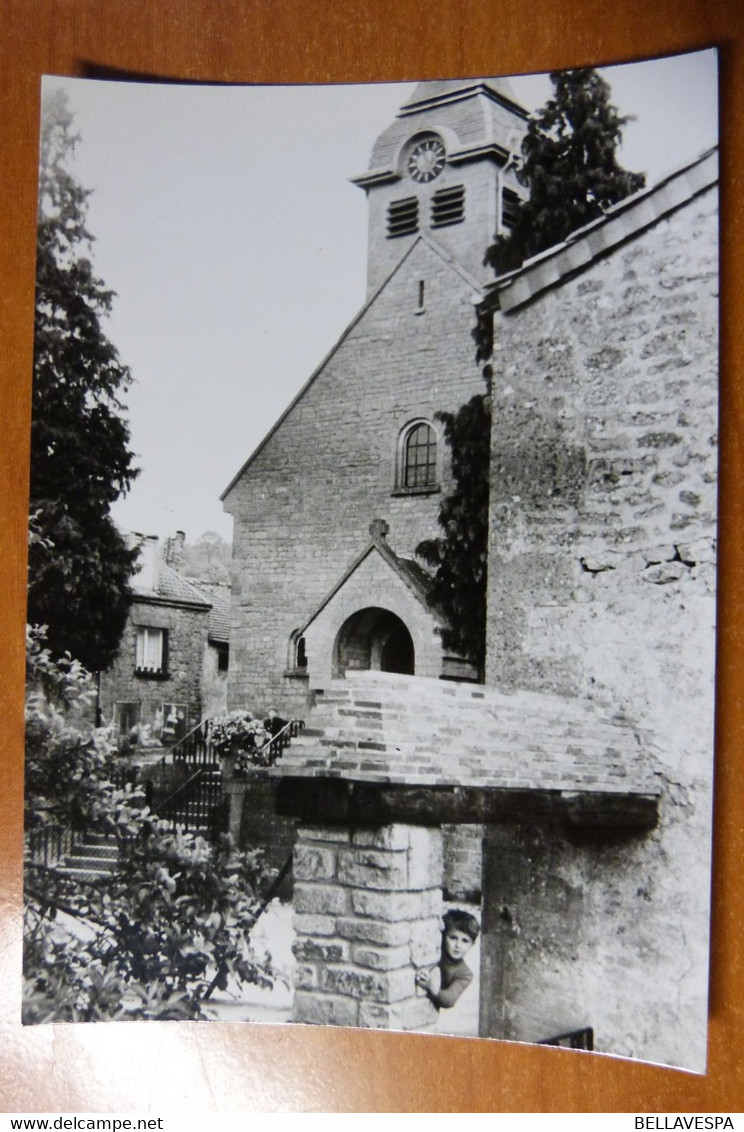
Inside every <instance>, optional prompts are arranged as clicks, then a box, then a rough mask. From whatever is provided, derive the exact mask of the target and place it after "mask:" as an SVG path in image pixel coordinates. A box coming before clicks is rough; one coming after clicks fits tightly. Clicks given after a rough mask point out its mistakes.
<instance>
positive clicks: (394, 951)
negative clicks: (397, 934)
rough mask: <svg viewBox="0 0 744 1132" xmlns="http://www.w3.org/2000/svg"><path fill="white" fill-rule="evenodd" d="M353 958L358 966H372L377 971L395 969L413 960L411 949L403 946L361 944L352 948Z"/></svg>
mask: <svg viewBox="0 0 744 1132" xmlns="http://www.w3.org/2000/svg"><path fill="white" fill-rule="evenodd" d="M351 958H352V961H353V962H354V963H356V965H357V966H358V967H371V968H373V969H374V970H375V971H394V970H396V968H398V967H406V966H408V964H409V963H410V962H411V949H410V947H408V945H407V944H406V945H403V946H402V947H370V946H369V945H368V944H360V945H358V946H357V947H353V948H352V950H351Z"/></svg>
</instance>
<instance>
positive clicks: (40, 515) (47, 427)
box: [29, 92, 136, 670]
mask: <svg viewBox="0 0 744 1132" xmlns="http://www.w3.org/2000/svg"><path fill="white" fill-rule="evenodd" d="M76 140H77V139H76V137H75V135H74V134H73V132H72V114H71V113H70V110H69V108H68V106H67V100H66V96H65V95H64V93H63V92H57V93H55V94H54V95H53V96H52V97H51V98H49V99H46V100H45V103H44V106H43V109H42V129H41V152H40V167H39V211H38V229H37V233H38V238H37V276H36V315H35V336H34V381H33V400H32V423H31V503H30V509H31V515H32V519H33V528H34V531H35V534H36V537H35V538H34V539H32V541H31V544H30V547H29V620H30V621H31V622H32V623H35V624H45V625H47V626H48V642H49V645H50V647H51V649H52V651H53V652H54V653H55V654H56V655H61V654H62V653H64V652H65V651H67V652H69V653H70V654H71V655H72V656H74V657H76V658H77V659H78V660H80V661H81V662H82V663H83V664H84V665H85V667H86V668H89V669H91V670H97V669H100V668H103V667H105V666H106V665H107V664H108V663H109V662H110V661H111V659H112V658H113V656H114V655H115V653H116V650H117V647H118V644H119V640H120V637H121V632H122V630H123V627H124V622H125V619H126V614H127V608H128V597H129V595H128V580H129V578H130V576H131V573H132V568H133V565H134V561H135V558H136V552H134V551H131V550H130V549H129V548H128V547H127V545H126V543H125V542H124V540H123V538H122V537H121V535H120V534H119V532H118V530H117V529H116V527H115V525H114V523H113V521H112V519H111V516H110V506H111V504H112V503H113V502H114V501H115V500H116V499H117V498H118V497H119V496H120V495H121V494H122V493H124V492H126V491H127V489H128V487H129V486H130V484H131V482H132V480H133V478H134V476H135V475H136V471H135V470H134V469H133V467H132V453H131V452H130V450H129V429H128V426H127V423H126V421H125V419H124V416H123V405H122V402H121V396H122V394H123V392H124V391H125V390H126V389H127V387H128V385H129V384H130V381H131V377H130V373H129V370H128V368H127V367H126V366H125V365H123V364H122V362H121V361H120V359H119V356H118V353H117V351H116V348H115V347H114V346H113V345H112V344H111V342H110V341H109V340H108V338H107V337H106V335H105V334H104V332H103V328H102V322H103V319H104V318H105V317H106V315H107V314H108V313H109V311H110V309H111V302H112V297H113V294H112V292H111V291H110V290H108V289H107V288H106V287H105V286H104V284H103V282H102V281H101V280H100V279H98V278H97V277H96V276H95V274H94V271H93V267H92V265H91V262H90V259H89V254H88V253H89V251H90V245H91V240H92V238H91V236H90V234H89V232H88V231H87V228H86V212H87V201H88V196H89V191H88V190H86V189H84V188H83V187H82V186H81V185H80V184H79V183H78V181H77V180H76V179H75V177H74V176H73V175H72V173H71V172H70V168H69V164H70V157H71V154H72V151H73V148H74V145H75V142H76Z"/></svg>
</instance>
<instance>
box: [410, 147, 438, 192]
mask: <svg viewBox="0 0 744 1132" xmlns="http://www.w3.org/2000/svg"><path fill="white" fill-rule="evenodd" d="M444 159H445V152H444V146H443V145H442V143H441V142H440V141H439V139H438V138H425V139H424V140H423V141H420V142H419V143H418V144H417V145H415V146H414V147H413V149H412V150H411V152H410V153H409V155H408V172H409V173H410V174H411V176H412V177H413V179H414V181H423V182H424V183H425V182H427V181H433V180H434V178H435V177H438V176H439V174H440V173H441V172H442V170H443V169H444Z"/></svg>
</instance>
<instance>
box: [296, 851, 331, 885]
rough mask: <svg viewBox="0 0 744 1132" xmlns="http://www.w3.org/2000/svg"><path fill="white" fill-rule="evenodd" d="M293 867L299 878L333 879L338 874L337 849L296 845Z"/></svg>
mask: <svg viewBox="0 0 744 1132" xmlns="http://www.w3.org/2000/svg"><path fill="white" fill-rule="evenodd" d="M292 868H293V872H294V875H295V878H296V879H297V880H332V879H333V878H334V877H335V875H336V850H335V849H324V848H321V847H320V846H315V845H312V846H311V845H302V844H299V845H296V846H295V851H294V861H293V863H292Z"/></svg>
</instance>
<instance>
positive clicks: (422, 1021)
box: [358, 996, 438, 1030]
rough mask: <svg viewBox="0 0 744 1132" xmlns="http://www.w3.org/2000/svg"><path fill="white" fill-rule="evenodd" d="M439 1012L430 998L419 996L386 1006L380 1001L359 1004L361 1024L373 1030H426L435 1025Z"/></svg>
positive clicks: (359, 1023)
mask: <svg viewBox="0 0 744 1132" xmlns="http://www.w3.org/2000/svg"><path fill="white" fill-rule="evenodd" d="M437 1017H438V1014H437V1011H436V1009H435V1008H434V1006H433V1005H432V1003H431V1002H430V1001H429V999H428V998H426V997H424V996H419V997H416V998H407V999H405V1000H404V1001H403V1002H396V1003H395V1004H394V1005H392V1006H384V1005H383V1004H382V1003H379V1002H361V1003H360V1004H359V1022H358V1025H359V1026H363V1027H365V1028H367V1029H371V1030H424V1029H429V1028H430V1027H433V1026H434V1024H435V1023H436V1020H437Z"/></svg>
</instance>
